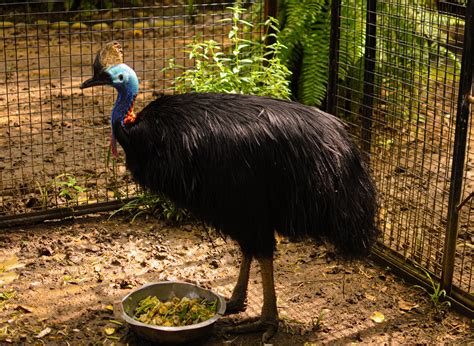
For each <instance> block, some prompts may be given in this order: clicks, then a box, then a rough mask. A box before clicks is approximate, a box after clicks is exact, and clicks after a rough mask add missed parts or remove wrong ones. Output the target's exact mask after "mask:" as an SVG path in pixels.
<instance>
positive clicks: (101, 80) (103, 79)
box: [80, 71, 112, 89]
mask: <svg viewBox="0 0 474 346" xmlns="http://www.w3.org/2000/svg"><path fill="white" fill-rule="evenodd" d="M111 83H112V80H111V78H110V75H109V74H108V73H106V72H104V71H102V72H101V73H99V74H97V75H94V77H92V78H90V79H88V80H86V81H85V82H83V83H82V84H81V86H80V88H81V89H86V88H90V87H93V86H96V85H107V84H111Z"/></svg>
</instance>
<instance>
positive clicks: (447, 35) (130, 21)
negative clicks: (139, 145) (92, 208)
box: [0, 0, 474, 306]
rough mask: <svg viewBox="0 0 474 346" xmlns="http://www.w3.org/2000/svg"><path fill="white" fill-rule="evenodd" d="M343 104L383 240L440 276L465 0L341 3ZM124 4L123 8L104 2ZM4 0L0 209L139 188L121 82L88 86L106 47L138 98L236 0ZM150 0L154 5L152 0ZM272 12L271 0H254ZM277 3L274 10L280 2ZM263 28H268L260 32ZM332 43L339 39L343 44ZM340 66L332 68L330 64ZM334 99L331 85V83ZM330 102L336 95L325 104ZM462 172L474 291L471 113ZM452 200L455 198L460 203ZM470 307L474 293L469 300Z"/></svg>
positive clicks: (158, 85)
mask: <svg viewBox="0 0 474 346" xmlns="http://www.w3.org/2000/svg"><path fill="white" fill-rule="evenodd" d="M336 2H337V3H338V4H336V5H338V6H333V9H337V10H338V14H339V16H333V19H334V18H337V20H338V30H339V32H340V40H339V41H338V42H337V45H333V46H332V48H333V49H337V54H336V55H334V56H337V57H338V59H337V64H336V65H337V70H338V76H339V79H337V78H334V77H333V78H332V80H334V81H337V85H336V86H335V88H332V89H331V88H330V90H335V93H334V94H333V95H334V102H333V104H334V113H335V114H336V115H337V116H339V117H340V118H342V119H344V120H345V121H346V122H347V123H348V124H349V126H350V127H351V128H352V130H353V132H352V133H353V134H354V136H355V137H356V139H357V140H358V141H359V142H360V143H361V146H362V147H363V148H364V149H365V150H366V151H367V152H368V153H370V155H369V156H370V162H371V167H372V171H373V175H374V178H375V180H376V182H377V186H378V190H379V195H380V204H381V208H380V215H379V220H380V228H381V229H382V231H383V237H382V239H381V241H380V244H381V245H382V247H383V251H386V252H387V253H392V254H396V255H397V256H398V257H399V258H401V259H402V265H403V264H407V265H408V264H411V265H416V266H418V267H421V268H423V269H425V270H428V271H429V272H431V273H432V274H434V275H435V276H436V277H437V278H441V276H442V275H443V273H444V270H445V266H446V263H445V257H446V251H445V244H446V241H447V239H446V230H447V228H448V214H449V210H450V207H452V202H450V195H452V191H451V188H452V186H453V181H452V178H453V166H452V162H453V152H454V145H455V143H456V125H457V124H458V122H457V120H456V117H457V115H458V97H459V81H460V78H461V61H462V53H463V48H464V46H465V41H466V40H465V37H464V36H463V35H464V29H465V14H466V4H465V3H462V2H454V1H444V2H443V1H438V2H426V1H407V0H396V1H388V0H378V1H373V0H368V1H362V0H357V1H350V2H349V1H342V2H340V1H336ZM112 3H113V7H110V6H107V4H108V5H110V4H112ZM143 3H144V4H145V5H140V6H134V2H133V1H126V0H123V1H116V2H110V4H109V2H104V1H102V2H101V1H96V2H95V4H96V6H95V7H94V8H90V9H83V8H82V9H77V8H76V9H75V8H71V7H69V5H68V4H70V2H68V1H26V2H9V3H5V2H4V3H2V4H0V131H1V132H2V133H4V136H1V137H0V152H1V155H0V218H2V217H11V216H13V217H15V216H21V215H27V216H28V215H31V213H32V212H35V211H39V210H45V211H51V210H55V209H58V208H61V207H71V206H73V207H76V206H78V205H79V206H84V205H86V206H87V205H96V204H99V203H102V202H108V201H116V200H117V199H121V198H126V197H130V196H135V195H136V194H137V186H136V185H135V184H133V182H132V181H131V179H130V176H129V175H128V174H127V173H126V170H125V166H124V162H123V155H119V158H118V160H117V161H113V160H110V157H109V137H110V123H109V122H110V113H111V109H112V106H113V101H114V99H115V94H114V91H113V90H112V89H111V88H101V89H95V88H93V89H88V90H85V91H81V90H80V89H79V85H80V83H81V82H82V81H83V80H84V79H85V78H86V77H88V76H90V75H91V65H92V61H93V58H94V55H95V52H97V50H98V49H99V47H100V46H101V45H102V44H103V43H104V42H108V41H111V40H118V41H120V42H121V44H122V46H123V47H124V59H125V62H126V63H127V64H129V65H131V66H133V68H134V70H135V71H136V72H137V74H138V76H139V78H140V81H141V88H142V90H141V93H140V95H139V98H138V100H137V107H138V108H141V107H142V106H144V105H145V104H146V103H148V102H149V101H151V100H152V99H154V98H156V97H157V95H158V94H160V93H170V92H173V87H172V86H173V85H172V82H173V80H174V78H175V77H176V75H177V74H178V73H180V72H181V71H180V70H179V69H176V68H171V69H165V68H166V67H168V66H169V63H170V60H171V59H173V60H174V64H175V66H191V65H192V64H193V62H192V61H190V60H189V59H188V58H187V53H186V46H187V44H189V43H192V42H193V40H194V39H195V38H196V37H200V38H202V39H213V40H216V41H218V42H224V43H225V42H226V40H227V33H228V31H229V27H228V24H227V23H225V22H222V21H221V19H223V18H227V17H229V16H230V15H231V14H230V12H229V11H228V10H226V7H228V6H232V5H233V2H232V1H228V2H225V1H213V2H211V1H192V2H188V1H179V0H170V1H161V2H143ZM147 3H150V4H149V5H146V4H147ZM244 5H245V6H246V8H247V14H246V16H247V17H246V19H247V20H249V21H251V22H257V21H258V22H261V21H262V19H263V16H264V14H263V12H264V8H263V4H262V2H261V1H248V2H244ZM274 10H275V7H274V6H273V8H270V9H268V8H267V11H269V12H270V13H274V12H275V11H274ZM256 34H258V32H256ZM333 43H334V42H333ZM331 66H335V65H334V62H331ZM329 96H330V97H331V95H329ZM328 104H329V103H328ZM470 119H471V120H470V123H469V128H468V132H467V136H468V137H467V145H466V147H465V148H464V151H465V155H466V159H465V161H464V162H463V165H464V167H463V168H464V169H463V176H462V177H461V181H460V183H461V187H462V191H461V202H462V203H460V204H459V205H457V206H455V207H456V208H457V207H458V208H459V209H458V217H459V227H458V230H459V232H458V234H457V237H456V239H455V240H456V248H455V255H456V256H455V258H454V264H453V270H454V273H453V284H454V285H455V287H457V288H458V289H459V290H460V291H461V292H463V294H465V295H467V297H468V300H469V301H470V303H471V304H472V302H473V298H472V296H473V290H474V287H473V286H474V277H473V269H472V268H473V258H474V198H469V196H471V197H472V191H473V185H474V145H473V143H474V142H473V141H474V125H472V116H471V117H470ZM450 203H451V204H450ZM471 306H472V305H471Z"/></svg>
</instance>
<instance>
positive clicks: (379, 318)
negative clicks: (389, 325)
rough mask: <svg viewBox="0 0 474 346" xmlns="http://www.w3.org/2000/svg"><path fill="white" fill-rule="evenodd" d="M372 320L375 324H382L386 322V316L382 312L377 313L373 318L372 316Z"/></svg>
mask: <svg viewBox="0 0 474 346" xmlns="http://www.w3.org/2000/svg"><path fill="white" fill-rule="evenodd" d="M370 319H371V320H372V321H374V322H375V323H382V322H383V321H384V320H385V316H384V315H383V314H382V313H381V312H378V311H375V312H374V313H373V314H372V316H370Z"/></svg>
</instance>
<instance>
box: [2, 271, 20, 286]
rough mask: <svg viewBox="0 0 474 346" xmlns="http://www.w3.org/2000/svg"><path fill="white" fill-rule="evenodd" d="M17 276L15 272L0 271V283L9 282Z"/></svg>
mask: <svg viewBox="0 0 474 346" xmlns="http://www.w3.org/2000/svg"><path fill="white" fill-rule="evenodd" d="M17 278H18V274H17V273H15V272H4V273H1V272H0V285H5V284H9V283H11V282H13V281H15V280H16V279H17Z"/></svg>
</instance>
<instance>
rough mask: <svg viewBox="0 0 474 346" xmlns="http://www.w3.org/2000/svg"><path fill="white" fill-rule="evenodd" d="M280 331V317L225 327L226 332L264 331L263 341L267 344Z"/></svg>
mask: <svg viewBox="0 0 474 346" xmlns="http://www.w3.org/2000/svg"><path fill="white" fill-rule="evenodd" d="M277 331H278V319H268V318H260V319H259V320H257V321H255V322H250V323H244V324H241V325H238V326H235V327H228V328H224V332H225V333H233V334H245V333H256V332H264V333H263V335H262V343H264V344H266V343H268V341H269V340H270V339H271V338H272V337H273V336H274V335H275V333H276V332H277Z"/></svg>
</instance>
